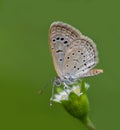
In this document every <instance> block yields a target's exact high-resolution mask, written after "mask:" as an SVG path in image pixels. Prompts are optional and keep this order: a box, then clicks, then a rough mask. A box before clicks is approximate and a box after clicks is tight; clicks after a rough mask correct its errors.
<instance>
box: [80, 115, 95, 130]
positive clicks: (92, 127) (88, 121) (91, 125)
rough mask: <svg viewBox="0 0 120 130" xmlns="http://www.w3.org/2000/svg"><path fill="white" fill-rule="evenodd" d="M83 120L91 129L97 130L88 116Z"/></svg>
mask: <svg viewBox="0 0 120 130" xmlns="http://www.w3.org/2000/svg"><path fill="white" fill-rule="evenodd" d="M82 122H83V124H84V125H85V126H86V127H87V128H88V129H89V130H97V129H96V128H95V126H94V125H93V123H92V122H91V120H90V119H89V118H88V117H87V118H85V119H84V121H83V120H82Z"/></svg>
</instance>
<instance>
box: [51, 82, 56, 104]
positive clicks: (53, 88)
mask: <svg viewBox="0 0 120 130" xmlns="http://www.w3.org/2000/svg"><path fill="white" fill-rule="evenodd" d="M54 90H55V85H54V84H53V86H52V96H51V98H50V106H52V105H53V97H54Z"/></svg>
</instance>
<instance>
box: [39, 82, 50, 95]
mask: <svg viewBox="0 0 120 130" xmlns="http://www.w3.org/2000/svg"><path fill="white" fill-rule="evenodd" d="M49 82H50V81H48V82H47V83H45V84H44V85H43V86H42V87H41V88H40V89H39V90H38V94H43V93H44V92H45V90H46V89H47V88H48V86H49Z"/></svg>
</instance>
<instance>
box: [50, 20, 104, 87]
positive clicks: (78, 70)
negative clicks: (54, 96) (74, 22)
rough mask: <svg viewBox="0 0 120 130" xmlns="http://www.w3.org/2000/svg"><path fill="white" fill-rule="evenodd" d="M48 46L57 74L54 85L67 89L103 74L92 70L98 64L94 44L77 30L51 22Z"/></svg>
mask: <svg viewBox="0 0 120 130" xmlns="http://www.w3.org/2000/svg"><path fill="white" fill-rule="evenodd" d="M49 45H50V51H51V55H52V60H53V65H54V68H55V71H56V73H57V75H58V76H57V77H56V79H55V81H54V84H55V85H57V86H59V85H60V84H61V83H62V84H63V85H64V86H65V87H68V85H69V84H72V83H74V82H75V81H77V80H78V79H81V78H84V77H89V76H95V75H98V74H100V73H103V70H102V69H94V67H95V66H96V64H97V63H98V53H97V48H96V45H95V43H94V42H93V41H92V40H91V39H90V38H88V37H87V36H84V35H83V34H82V33H81V32H80V31H79V30H77V29H76V28H74V27H72V26H71V25H69V24H67V23H63V22H53V23H52V24H51V26H50V29H49Z"/></svg>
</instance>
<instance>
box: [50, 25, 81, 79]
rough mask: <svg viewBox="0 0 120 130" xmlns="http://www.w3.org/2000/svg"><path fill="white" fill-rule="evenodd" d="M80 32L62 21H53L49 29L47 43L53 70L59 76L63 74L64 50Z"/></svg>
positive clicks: (79, 35) (77, 37) (78, 36)
mask: <svg viewBox="0 0 120 130" xmlns="http://www.w3.org/2000/svg"><path fill="white" fill-rule="evenodd" d="M80 37H81V33H80V32H79V31H78V30H76V29H75V28H74V27H72V26H70V25H68V24H65V23H63V22H54V23H52V24H51V26H50V30H49V44H50V50H51V54H52V59H53V64H54V67H55V70H56V72H57V74H58V76H59V77H60V78H62V75H63V62H64V57H65V53H66V50H68V47H69V46H70V45H71V43H73V41H75V40H76V39H80Z"/></svg>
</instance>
